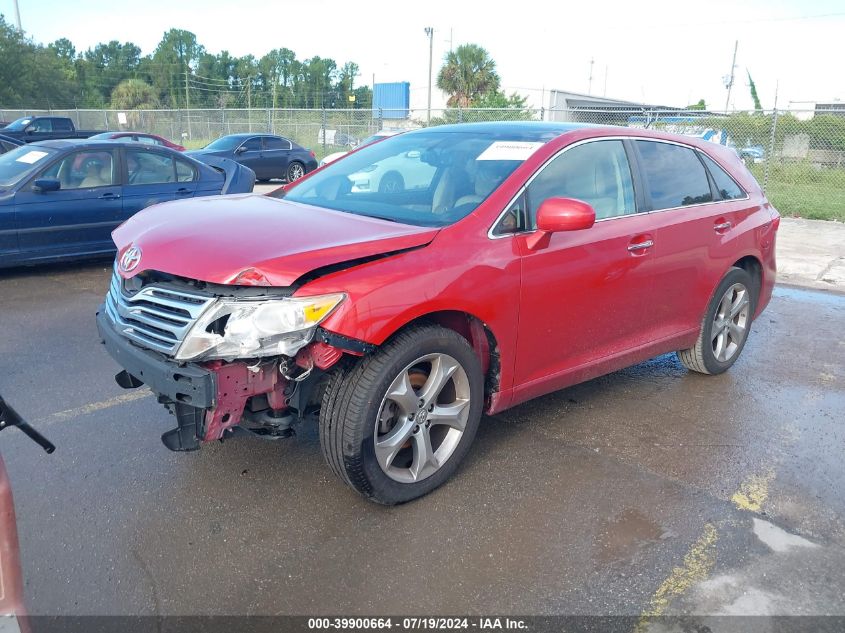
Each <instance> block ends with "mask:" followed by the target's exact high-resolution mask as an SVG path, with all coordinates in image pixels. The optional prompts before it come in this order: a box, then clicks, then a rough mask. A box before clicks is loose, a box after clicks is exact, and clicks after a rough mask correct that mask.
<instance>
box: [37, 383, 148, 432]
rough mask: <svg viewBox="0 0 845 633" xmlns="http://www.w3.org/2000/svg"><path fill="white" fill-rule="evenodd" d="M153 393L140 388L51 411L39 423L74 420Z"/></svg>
mask: <svg viewBox="0 0 845 633" xmlns="http://www.w3.org/2000/svg"><path fill="white" fill-rule="evenodd" d="M151 395H153V394H152V392H151V391H150V390H149V389H146V388H145V389H139V390H138V391H132V392H130V393H124V394H121V395H119V396H115V397H114V398H109V399H108V400H102V401H100V402H92V403H90V404H84V405H82V406H81V407H75V408H73V409H66V410H64V411H58V412H56V413H51V414H50V415H48V416H47V417H46V418H44V419H42V420H38V424H39V425H45V424H54V423H56V422H66V421H68V420H72V419H74V418H78V417H80V416H83V415H88V414H89V413H94V412H95V411H102V410H103V409H109V408H111V407H116V406H118V405H120V404H126V403H127V402H133V401H135V400H140V399H141V398H146V397H148V396H151Z"/></svg>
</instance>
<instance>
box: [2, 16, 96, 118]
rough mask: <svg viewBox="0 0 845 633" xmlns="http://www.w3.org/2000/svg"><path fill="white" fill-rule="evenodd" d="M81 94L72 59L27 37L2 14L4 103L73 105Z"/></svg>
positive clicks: (19, 106) (37, 105)
mask: <svg viewBox="0 0 845 633" xmlns="http://www.w3.org/2000/svg"><path fill="white" fill-rule="evenodd" d="M78 96H79V92H78V89H77V86H76V82H75V74H74V67H73V63H72V61H71V60H69V59H66V58H63V57H59V56H58V55H57V54H56V51H55V49H51V48H48V47H44V46H41V45H38V44H36V43H35V42H33V41H32V40H31V39H29V38H27V37H25V36H24V35H23V34H22V33H21V32H20V31H18V30H17V29H15V28H13V27H12V26H11V25H10V24H8V23H7V22H6V21H5V19H4V18H3V16H2V15H0V105H3V106H6V107H12V108H51V107H52V108H56V107H58V108H61V107H73V106H74V105H75V104H76V103H77V101H78Z"/></svg>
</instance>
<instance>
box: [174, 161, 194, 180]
mask: <svg viewBox="0 0 845 633" xmlns="http://www.w3.org/2000/svg"><path fill="white" fill-rule="evenodd" d="M196 178H197V172H196V170H195V169H194V168H193V166H191V165H189V164H188V163H186V162H185V161H183V160H177V161H176V180H177V182H193V181H194V180H196Z"/></svg>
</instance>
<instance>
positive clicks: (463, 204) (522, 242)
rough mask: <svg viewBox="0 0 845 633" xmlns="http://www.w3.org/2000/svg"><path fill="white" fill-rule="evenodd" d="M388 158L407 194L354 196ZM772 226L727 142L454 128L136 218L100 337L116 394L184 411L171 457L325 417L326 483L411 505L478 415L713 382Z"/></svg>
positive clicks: (758, 296)
mask: <svg viewBox="0 0 845 633" xmlns="http://www.w3.org/2000/svg"><path fill="white" fill-rule="evenodd" d="M383 163H391V164H394V165H396V166H397V167H396V169H397V170H399V173H400V175H401V176H402V178H403V180H404V181H405V182H418V186H415V187H414V188H404V189H390V190H385V189H383V188H369V189H361V188H356V187H354V182H355V178H356V174H359V173H367V170H368V168H369V167H370V166H372V165H380V164H383ZM421 171H424V172H425V173H426V174H427V178H428V182H427V183H424V184H423V183H420V182H419V181H418V178H419V176H418V174H419V173H420V172H421ZM779 222H780V216H779V215H778V213H777V211H776V210H775V209H774V208H773V207H772V205H771V204H770V203H769V201H768V200H767V199H766V197H765V195H764V194H763V192H762V190H761V189H760V186H759V185H758V183H757V182H756V180H755V179H754V177H753V176H752V174H751V173H750V172H749V171H748V169H746V168H745V166H744V165H742V163H741V162H740V161H739V159H738V157H737V156H736V155H735V154H734V153H733V152H731V151H730V150H729V149H727V148H725V147H723V146H721V145H717V144H714V143H710V142H707V141H702V140H699V139H693V138H689V137H683V136H677V135H672V134H667V133H660V132H655V131H650V130H638V129H633V128H622V127H597V126H587V125H585V124H578V123H550V122H538V121H534V122H527V121H526V122H501V123H483V124H481V123H479V124H464V125H446V126H441V127H433V128H427V129H422V130H416V131H412V132H408V133H405V134H401V135H398V136H395V137H393V138H389V139H387V140H384V141H382V142H380V143H373V144H371V145H370V146H368V147H364V148H362V149H360V150H357V151H355V152H354V153H352V154H350V155H349V156H347V157H346V158H344V159H343V160H340V161H337V162H335V163H332V164H329V165H327V166H325V167H324V168H323V169H322V170H320V171H318V172H316V173H314V174H312V175H310V176H308V177H307V178H304V179H302V180H301V181H299V182H295V183H293V184H292V185H291V186H288V187H286V188H285V189H284V190H280V191H278V192H276V193H275V194H273V195H271V196H249V197H242V198H218V199H215V200H211V201H208V202H202V203H200V202H194V201H183V202H174V203H170V204H165V205H159V206H157V207H155V208H152V209H147V210H146V211H144V212H143V213H140V214H138V215H136V216H135V217H133V218H131V219H130V220H129V221H128V222H126V223H125V224H123V225H122V226H120V227H119V228H118V229H117V230H116V231H115V232H114V239H115V243H116V244H117V246H118V258H117V260H116V262H115V270H114V273H113V276H112V283H111V289H110V290H109V293H108V295H107V297H106V301H105V305H104V306H103V307H102V308H101V309H100V311H99V313H98V316H97V326H98V329H99V332H100V337H101V338H102V340H103V341H104V343H105V347H106V350H107V351H108V352H109V353H110V354H111V356H112V357H113V358H114V359H115V360H116V361H117V362H118V363H119V364H121V365H122V366H123V367H124V368H125V371H123V372H121V373H120V374H118V376H117V381H118V384H120V385H121V386H124V387H127V388H135V387H139V386H140V385H141V384H143V383H146V384H147V385H148V387H149V388H150V389H151V390H152V391H153V392H154V393H156V394H157V395H158V401H159V402H160V403H162V404H164V405H165V406H167V408H168V409H169V410H170V411H171V412H172V413H174V414H175V417H176V423H177V427H176V428H175V429H172V430H171V431H168V432H167V433H165V434H164V436H162V440H163V441H164V443H165V445H166V446H167V447H168V448H170V449H171V450H195V449H198V448H200V446H201V443H203V442H210V441H213V440H217V439H221V438H224V437H229V436H231V435H233V434H234V433H235V432H238V433H246V434H250V433H252V434H254V435H256V436H259V437H269V438H279V437H286V436H288V435H289V434H290V432H291V425H292V424H294V423H297V422H300V421H303V420H311V419H313V416H314V415H317V416H318V417H319V433H320V441H321V444H322V447H323V453H324V456H325V458H326V461H327V462H328V464H329V466H330V468H331V469H332V470H333V471H334V472H335V474H336V475H337V476H338V477H339V478H340V479H341V480H342V481H344V482H346V483H347V484H349V485H350V486H352V487H353V488H354V489H355V490H357V491H358V492H360V493H361V494H362V495H364V496H366V497H367V498H369V499H372V500H374V501H378V502H380V503H386V504H393V503H401V502H404V501H408V500H410V499H414V498H415V497H419V496H420V495H423V494H426V493H428V492H430V491H431V490H433V489H435V488H436V487H438V486H439V485H441V484H442V483H443V482H445V481H446V480H447V479H448V478H449V476H450V475H451V474H452V473H453V472H454V471H455V469H456V468H457V467H458V464H459V463H460V461H461V460H462V459H463V458H464V456H465V455H466V454H467V453H468V451H469V449H470V445H471V444H472V441H473V437H474V436H475V433H476V430H477V428H478V425H479V422H480V420H481V416H482V413H487V414H490V415H492V414H495V413H498V412H500V411H502V410H504V409H507V408H508V407H512V406H514V405H517V404H520V403H522V402H525V401H527V400H529V399H531V398H534V397H537V396H540V395H542V394H546V393H549V392H551V391H555V390H557V389H561V388H563V387H566V386H569V385H572V384H575V383H578V382H582V381H585V380H589V379H591V378H594V377H596V376H600V375H602V374H606V373H609V372H613V371H616V370H618V369H621V368H623V367H626V366H629V365H632V364H634V363H639V362H641V361H643V360H645V359H648V358H650V357H653V356H656V355H659V354H665V353H667V352H672V351H677V353H678V357H679V358H680V361H681V362H682V363H683V364H684V365H685V366H686V367H687V368H689V369H690V370H692V371H696V372H700V373H704V374H719V373H722V372H724V371H726V370H727V369H728V368H730V367H731V366H732V365H733V364H734V362H735V361H736V360H737V358H739V356H740V353H741V352H742V350H743V346H744V345H745V342H746V340H747V337H748V334H749V332H750V331H751V325H752V322H753V321H754V319H755V318H756V317H757V316H758V315H759V314H760V313H761V311H762V310H763V309H764V308H765V307H766V305H767V304H768V302H769V300H770V298H771V294H772V288H773V286H774V282H775V238H776V233H777V229H778V226H779ZM268 236H278V239H268ZM162 306H168V307H169V309H170V310H173V308H174V307H175V306H178V314H179V317H178V319H175V318H174V320H173V322H171V323H166V324H162V323H161V322H160V321H156V320H155V315H156V313H157V312H160V310H161V307H162ZM709 392H710V390H709V388H708V393H709ZM550 467H553V466H550Z"/></svg>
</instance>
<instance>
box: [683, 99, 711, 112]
mask: <svg viewBox="0 0 845 633" xmlns="http://www.w3.org/2000/svg"><path fill="white" fill-rule="evenodd" d="M706 109H707V103H705V101H704V99H699V100H698V103H693V104H690V105H688V106H687V110H706Z"/></svg>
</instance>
